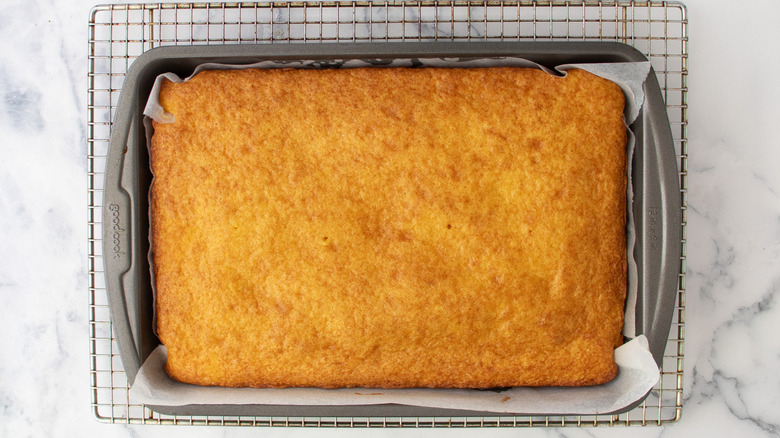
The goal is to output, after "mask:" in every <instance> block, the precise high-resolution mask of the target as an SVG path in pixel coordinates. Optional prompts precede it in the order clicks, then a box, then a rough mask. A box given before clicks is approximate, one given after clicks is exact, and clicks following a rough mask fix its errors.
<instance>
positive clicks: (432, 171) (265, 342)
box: [150, 67, 626, 388]
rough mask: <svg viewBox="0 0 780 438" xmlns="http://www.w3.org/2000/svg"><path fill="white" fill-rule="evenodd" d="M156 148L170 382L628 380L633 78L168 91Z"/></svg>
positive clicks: (287, 80)
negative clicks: (626, 118)
mask: <svg viewBox="0 0 780 438" xmlns="http://www.w3.org/2000/svg"><path fill="white" fill-rule="evenodd" d="M160 102H161V104H162V106H163V107H164V108H165V110H166V112H168V113H170V114H172V116H173V120H174V121H173V122H172V123H155V124H154V134H153V137H152V141H151V149H150V153H151V167H152V171H153V174H154V181H153V184H152V188H151V206H150V215H151V242H152V253H153V272H154V279H155V288H156V291H155V293H156V298H155V300H156V321H157V334H158V336H159V338H160V341H161V342H162V344H164V345H165V346H166V347H167V349H168V360H167V365H166V370H167V372H168V373H169V374H170V375H171V376H172V377H173V378H174V379H177V380H179V381H181V382H186V383H193V384H198V385H216V386H227V387H322V388H336V387H376V388H406V387H435V388H491V387H509V386H581V385H595V384H600V383H604V382H607V381H609V380H611V379H612V378H613V377H614V376H615V374H616V370H617V367H616V364H615V361H614V348H615V347H616V346H618V345H620V343H621V341H622V336H621V330H622V326H623V315H624V301H625V291H626V241H625V224H626V219H625V217H626V153H625V145H626V127H625V124H624V122H623V119H622V114H623V107H624V98H623V94H622V92H621V90H620V88H619V87H618V86H617V85H615V84H614V83H612V82H610V81H607V80H605V79H602V78H599V77H597V76H594V75H592V74H590V73H588V72H585V71H583V70H572V71H570V72H569V73H568V75H567V76H566V77H558V76H553V75H550V74H548V73H545V72H543V71H540V70H536V69H524V68H511V67H497V68H474V69H461V68H458V69H455V68H453V69H449V68H357V69H316V70H315V69H245V70H231V71H204V72H201V73H199V74H197V75H196V76H194V77H193V78H192V79H190V80H188V81H186V82H184V83H181V84H175V83H172V82H168V81H164V83H163V86H162V89H161V93H160Z"/></svg>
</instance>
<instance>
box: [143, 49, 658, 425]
mask: <svg viewBox="0 0 780 438" xmlns="http://www.w3.org/2000/svg"><path fill="white" fill-rule="evenodd" d="M420 66H424V67H435V68H453V67H454V68H478V67H496V66H514V67H528V68H539V69H542V70H544V71H546V72H547V73H549V74H553V75H565V74H566V71H567V70H570V69H573V68H580V69H583V70H587V71H589V72H591V73H593V74H596V75H598V76H601V77H604V78H606V79H609V80H611V81H613V82H615V83H616V84H618V85H619V86H620V87H621V89H622V90H623V94H624V95H625V98H626V107H625V110H624V119H625V122H626V129H627V132H628V142H627V146H626V152H627V158H628V163H629V168H627V170H626V171H627V176H628V184H629V187H628V190H627V201H628V204H627V205H629V206H630V205H632V193H633V190H632V188H631V168H630V163H631V161H632V160H631V157H632V155H633V150H634V143H635V139H634V137H633V134H632V132H631V130H629V129H628V125H630V124H631V123H632V122H633V121H634V120H635V119H636V117H637V115H638V114H639V111H640V109H641V107H642V105H643V104H644V91H643V84H644V81H645V79H646V77H647V74H648V72H649V70H650V63H649V62H641V63H603V64H566V65H560V66H557V67H555V69H554V70H550V69H548V68H545V67H543V66H540V65H538V64H536V63H533V62H531V61H528V60H525V59H520V58H506V57H502V58H488V59H477V60H474V59H469V60H461V59H424V60H420V59H395V60H392V61H390V62H388V61H385V60H368V61H366V60H336V61H327V62H324V61H263V62H260V63H256V64H251V65H240V66H237V65H224V64H202V65H201V66H199V67H198V68H197V69H196V70H195V72H194V73H193V74H192V75H191V76H190V77H188V78H184V79H182V78H180V77H178V76H177V75H175V74H172V73H166V74H162V75H160V76H158V77H157V79H156V81H155V84H154V87H153V89H152V92H151V94H150V97H149V100H148V102H147V105H146V108H145V110H144V115H145V116H147V118H149V119H153V120H155V121H156V122H159V123H172V122H173V121H174V120H175V119H174V116H173V115H171V114H169V113H166V112H165V111H164V110H163V108H162V106H160V104H159V91H160V85H161V84H162V81H163V80H170V81H173V82H183V81H186V80H188V79H189V78H191V77H192V76H195V75H196V74H198V73H199V72H200V71H203V70H226V69H242V68H323V67H325V68H360V67H372V68H377V67H420ZM145 125H146V126H147V127H149V126H150V125H151V124H150V123H145ZM632 210H633V209H632V208H627V214H628V217H627V223H628V226H627V236H626V237H627V253H628V256H629V257H628V290H627V297H626V314H625V322H624V328H623V334H624V336H626V337H628V338H634V337H635V321H636V319H635V315H636V300H637V288H638V286H637V267H636V262H635V261H634V259H633V252H634V251H633V249H634V246H635V242H636V235H635V232H634V227H633V214H632ZM151 262H152V260H151V257H150V264H151ZM153 288H154V285H153ZM166 358H167V349H166V348H165V346H162V345H161V346H159V347H157V349H155V351H154V352H153V353H152V354H151V355H150V357H149V358H147V360H146V361H145V362H144V364H143V366H142V367H141V369H140V371H139V373H138V375H137V376H136V379H135V382H134V384H133V386H132V387H131V389H130V399H131V401H133V402H137V403H143V404H147V405H158V406H180V405H188V404H200V405H207V404H222V405H244V404H282V405H284V404H288V405H356V404H384V403H397V404H406V405H415V406H425V407H437V408H450V409H465V410H475V411H487V412H504V413H524V414H553V413H554V414H599V413H609V412H614V411H616V410H619V409H622V408H624V407H626V406H628V405H630V404H631V403H633V402H635V401H638V400H640V399H641V398H642V397H644V396H645V395H646V394H647V393H648V391H650V389H652V387H653V386H654V385H655V384H656V383H657V381H658V379H659V370H658V367H657V365H656V364H655V361H654V360H653V358H652V355H651V354H650V351H649V350H648V344H647V339H646V338H645V337H644V336H638V337H636V338H635V339H633V340H631V341H629V342H627V343H626V344H624V345H623V346H621V347H619V348H617V349H616V350H615V361H616V362H617V364H618V375H617V377H616V378H615V379H614V380H612V381H611V382H609V383H606V384H603V385H598V386H591V387H578V388H569V387H565V388H554V387H543V388H527V387H518V388H509V389H506V390H503V391H500V392H492V391H481V390H469V389H465V390H464V389H426V388H416V389H393V390H376V389H364V388H345V389H320V388H287V389H255V388H219V387H205V386H198V385H190V384H185V383H181V382H178V381H175V380H173V379H171V378H170V377H169V376H168V374H167V373H166V372H165V370H164V366H165V361H166Z"/></svg>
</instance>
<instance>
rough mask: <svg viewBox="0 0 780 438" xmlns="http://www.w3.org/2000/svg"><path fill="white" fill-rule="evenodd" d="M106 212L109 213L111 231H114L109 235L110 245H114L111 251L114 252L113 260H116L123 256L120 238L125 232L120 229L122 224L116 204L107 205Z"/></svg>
mask: <svg viewBox="0 0 780 438" xmlns="http://www.w3.org/2000/svg"><path fill="white" fill-rule="evenodd" d="M108 210H109V211H111V225H112V226H111V229H112V230H113V231H114V233H113V234H112V235H111V243H112V244H113V245H114V246H113V248H112V251H113V252H114V258H115V259H118V258H122V256H124V255H125V252H124V251H122V243H121V237H122V234H123V233H124V232H125V229H124V228H122V223H121V221H120V220H119V206H118V205H116V204H109V205H108Z"/></svg>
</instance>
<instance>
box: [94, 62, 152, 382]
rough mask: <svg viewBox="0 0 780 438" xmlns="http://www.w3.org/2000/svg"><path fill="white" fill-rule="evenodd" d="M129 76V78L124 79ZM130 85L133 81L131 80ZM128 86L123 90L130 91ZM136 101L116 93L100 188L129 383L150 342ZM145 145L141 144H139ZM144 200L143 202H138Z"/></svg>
mask: <svg viewBox="0 0 780 438" xmlns="http://www.w3.org/2000/svg"><path fill="white" fill-rule="evenodd" d="M128 77H129V76H128ZM131 80H132V79H131ZM133 88H134V87H132V86H129V87H126V88H125V89H129V90H132V89H133ZM136 99H137V96H135V95H134V94H133V93H124V92H123V93H121V95H120V99H119V102H118V105H117V111H116V114H115V116H114V123H113V125H112V128H111V138H110V143H109V151H108V157H107V161H106V174H105V184H104V188H103V263H104V270H105V278H106V291H107V294H108V300H109V307H110V312H111V322H112V327H113V330H114V332H113V335H114V336H115V337H116V339H117V345H118V347H119V352H120V355H121V359H122V365H123V367H124V370H125V373H126V375H127V379H128V382H129V383H130V384H132V383H133V381H134V380H135V376H136V374H137V372H138V369H139V368H140V367H141V363H142V362H143V358H144V353H145V348H144V345H145V344H146V343H148V342H149V341H148V340H146V339H144V337H145V336H146V335H145V331H144V330H143V329H142V327H143V326H142V324H144V323H145V321H148V320H149V314H148V312H149V311H148V300H143V299H140V298H141V297H140V296H138V295H137V294H138V291H139V290H141V289H139V287H140V286H141V285H142V284H144V283H143V282H144V281H147V282H148V276H149V274H148V272H146V273H144V270H146V271H148V269H146V268H145V266H146V264H145V262H144V260H145V259H146V255H145V254H140V252H141V251H139V248H147V247H148V243H146V244H140V243H144V242H139V240H140V239H146V237H145V236H146V227H147V226H148V225H147V224H146V223H145V221H147V220H148V219H147V215H146V214H144V213H142V212H144V211H145V209H146V208H147V207H146V202H147V201H146V199H145V198H144V199H143V200H142V199H140V195H141V194H140V181H139V178H138V170H139V169H138V159H137V158H136V157H137V153H138V151H137V146H136V145H137V144H139V135H142V133H141V130H140V125H139V120H138V117H137V116H135V115H133V114H131V112H130V109H131V108H135V107H136V106H137V105H136V102H135V100H136ZM140 143H141V144H144V143H143V142H140ZM142 201H143V202H142Z"/></svg>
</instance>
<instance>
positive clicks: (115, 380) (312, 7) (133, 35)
mask: <svg viewBox="0 0 780 438" xmlns="http://www.w3.org/2000/svg"><path fill="white" fill-rule="evenodd" d="M686 26H687V18H686V15H685V7H684V6H683V5H682V4H680V3H675V2H609V1H585V2H578V1H536V2H534V1H501V2H499V1H443V0H441V1H438V0H433V1H429V0H423V1H402V2H398V1H392V2H388V1H385V2H376V1H375V2H363V1H351V2H345V1H340V2H322V3H321V2H293V3H193V4H183V3H176V4H173V3H171V4H168V3H148V4H126V5H103V6H96V7H95V8H94V9H93V10H92V12H91V15H90V20H89V70H88V118H87V120H88V122H87V123H88V127H87V128H88V166H89V168H88V173H89V175H88V177H89V190H88V202H89V206H88V230H89V231H88V232H89V256H88V257H89V259H88V262H89V314H90V322H89V343H90V353H89V354H90V367H91V368H90V388H91V393H92V400H91V404H92V412H93V415H94V416H95V418H96V419H98V420H99V421H104V422H115V423H134V424H188V425H189V424H198V425H238V426H307V427H308V426H313V427H523V426H526V427H537V426H541V427H545V426H586V425H591V426H597V425H648V424H658V425H660V424H663V423H667V422H673V421H676V420H678V419H679V418H680V415H681V412H682V385H683V375H682V373H683V337H684V317H685V257H686V255H685V243H686V242H685V240H686V233H685V224H686V221H687V219H686V218H687V216H686V205H687V193H686V192H687V168H688V165H687V160H688V152H687V140H686V139H687V133H686V131H687V116H686V112H687V97H686V94H687V74H688V72H687V56H688V48H687V34H686ZM469 40H475V41H504V40H506V41H509V40H516V41H518V40H519V41H534V40H539V41H567V40H570V41H620V42H624V43H628V44H630V45H632V46H634V47H636V48H637V49H639V50H640V51H641V52H643V53H644V54H645V55H647V56H648V58H649V59H650V60H651V62H652V64H653V67H654V68H655V70H656V74H657V75H658V79H659V82H660V85H661V88H662V91H663V95H664V98H665V101H666V104H667V110H668V115H669V119H670V121H671V124H672V132H673V135H674V139H675V147H676V151H677V159H678V163H679V168H680V184H681V186H680V187H681V192H682V193H681V195H682V205H681V208H682V213H683V215H682V218H683V220H682V224H681V226H682V228H683V234H682V235H683V241H682V243H683V245H682V248H683V249H682V252H681V254H680V258H681V261H682V263H681V269H680V276H679V284H678V293H677V303H676V309H675V315H674V319H673V322H672V329H671V331H670V335H669V339H668V342H667V346H666V353H665V356H664V359H663V364H662V367H661V376H660V377H661V378H660V381H659V383H658V384H657V385H656V387H655V388H654V389H653V390H652V392H651V394H650V396H649V397H648V398H647V399H646V400H645V401H644V402H643V403H642V404H641V405H640V406H638V407H636V408H635V409H633V410H631V411H629V412H627V413H624V414H620V415H582V416H547V417H545V416H542V417H537V416H501V417H444V418H441V417H414V418H409V417H354V418H353V417H350V418H343V417H221V416H220V417H216V416H170V415H162V414H158V413H156V412H154V411H152V410H151V409H149V408H147V407H145V406H143V405H138V404H133V403H131V402H130V400H129V398H128V385H127V379H126V376H125V373H124V370H123V368H122V363H121V360H120V358H119V350H118V347H117V344H116V339H115V338H114V336H113V331H112V326H111V320H110V318H109V310H108V300H107V297H106V290H105V277H104V273H103V253H102V237H101V236H102V223H101V217H102V212H101V210H102V205H101V204H102V198H103V194H102V192H103V190H102V189H103V181H104V172H105V165H106V156H107V154H108V143H109V136H110V131H111V122H112V117H113V114H114V110H115V106H116V104H117V102H118V98H119V91H120V89H121V88H122V81H123V79H124V77H125V74H126V72H127V70H128V67H129V66H130V64H131V63H132V62H133V60H134V59H135V58H136V57H138V56H139V55H141V54H142V53H143V52H145V51H147V50H149V49H151V48H153V47H158V46H169V45H196V44H242V43H247V44H256V43H262V44H274V43H279V42H300V43H306V42H363V41H410V42H411V41H469Z"/></svg>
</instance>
